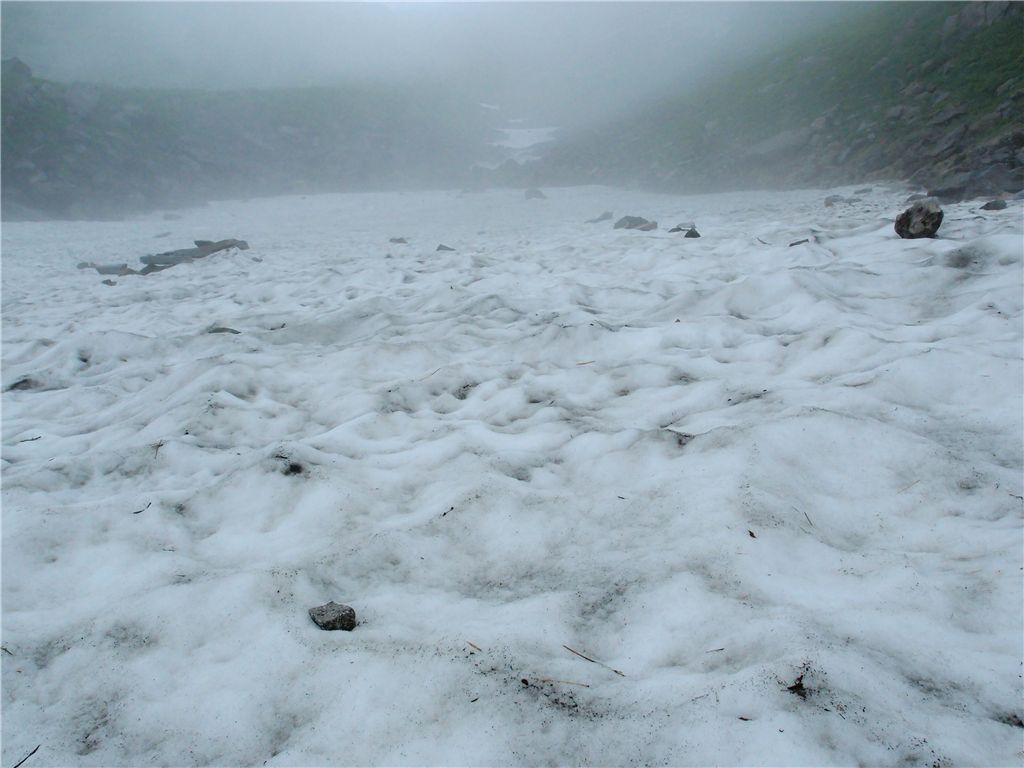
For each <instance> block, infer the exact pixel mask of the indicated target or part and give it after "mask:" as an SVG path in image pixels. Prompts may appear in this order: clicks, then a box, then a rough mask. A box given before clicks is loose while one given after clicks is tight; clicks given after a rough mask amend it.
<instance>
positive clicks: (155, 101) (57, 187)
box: [2, 60, 490, 219]
mask: <svg viewBox="0 0 1024 768" xmlns="http://www.w3.org/2000/svg"><path fill="white" fill-rule="evenodd" d="M2 102H3V103H2V109H3V167H2V174H3V217H4V218H5V219H10V218H45V217H67V218H103V217H106V216H118V215H121V214H123V213H127V212H131V211H136V210H147V209H153V208H159V207H168V206H175V205H184V204H195V203H199V202H202V201H204V200H207V199H211V198H216V197H250V196H258V195H267V194H285V193H294V192H314V191H325V190H345V189H372V188H376V187H384V186H387V187H402V186H421V185H431V184H440V183H446V184H452V183H458V182H459V180H460V179H462V178H463V177H465V176H466V175H467V174H468V173H469V170H470V168H471V166H472V165H473V162H474V161H475V160H476V159H477V156H478V154H480V155H482V153H483V152H484V151H485V150H486V147H485V142H486V140H487V139H489V138H490V135H489V134H488V132H487V131H488V129H487V127H486V125H485V124H484V122H483V121H482V120H481V119H480V115H479V111H478V110H474V106H475V105H472V104H471V103H469V102H468V101H465V100H460V99H458V98H456V97H455V96H454V95H452V94H445V93H444V92H442V91H433V92H427V91H425V90H423V89H413V88H397V87H392V88H387V89H385V88H379V89H374V88H369V87H366V88H356V87H349V88H340V87H339V88H319V89H289V90H276V91H250V92H227V93H212V92H201V91H144V90H133V91H130V90H122V89H115V88H102V87H96V86H91V85H83V84H73V85H64V84H59V83H53V82H47V81H44V80H40V79H37V78H35V77H33V76H32V73H31V71H30V70H29V68H28V67H27V66H25V65H24V64H23V63H22V62H20V61H18V60H8V61H5V62H4V63H3V89H2Z"/></svg>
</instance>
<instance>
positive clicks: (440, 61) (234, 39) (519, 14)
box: [3, 2, 847, 124]
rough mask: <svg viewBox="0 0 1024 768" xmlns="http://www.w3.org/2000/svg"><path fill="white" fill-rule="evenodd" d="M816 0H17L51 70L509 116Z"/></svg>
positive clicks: (786, 16) (152, 83)
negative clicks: (429, 88)
mask: <svg viewBox="0 0 1024 768" xmlns="http://www.w3.org/2000/svg"><path fill="white" fill-rule="evenodd" d="M845 7H847V6H846V5H845V4H813V3H790V4H777V3H536V4H535V3H530V4H527V3H447V4H428V3H379V4H350V3H344V4H335V3H101V2H96V3H4V4H3V51H4V57H5V58H7V57H11V56H16V57H19V58H20V59H22V60H23V61H25V62H26V63H27V64H28V65H29V66H30V67H32V69H33V71H34V72H35V74H36V75H37V76H40V77H43V78H48V79H52V80H57V81H62V82H70V81H85V82H95V83H103V84H113V85H123V86H149V87H161V88H166V87H170V88H175V87H186V88H208V89H236V88H268V87H280V86H306V85H328V84H334V83H339V82H353V81H355V82H365V81H369V82H380V81H384V82H410V81H411V82H430V83H433V84H438V83H443V84H444V85H445V86H447V87H450V88H452V89H456V90H465V91H466V92H467V94H468V95H471V96H472V97H473V98H477V99H479V100H482V101H486V102H487V103H494V104H498V105H501V106H502V107H503V108H504V111H505V114H506V116H508V117H525V118H526V119H529V120H533V121H536V122H549V123H550V122H555V123H560V124H568V123H572V122H576V123H579V122H586V121H590V120H595V119H600V118H601V117H604V116H608V115H611V114H614V113H616V112H617V111H621V110H622V109H624V108H628V107H630V106H632V105H634V104H636V103H637V102H639V101H643V100H645V99H649V98H652V97H655V96H657V95H658V94H659V93H660V92H662V91H664V90H666V89H667V88H669V87H670V86H671V87H673V88H679V87H681V86H685V85H687V84H690V83H693V82H694V81H695V80H697V79H699V78H701V77H702V76H704V75H706V74H708V73H709V72H712V71H716V70H718V69H720V68H722V67H725V66H729V65H730V64H731V63H734V62H740V61H742V60H744V59H746V58H748V57H750V56H751V55H754V54H756V53H759V52H761V51H764V50H768V49H771V48H772V47H773V46H776V45H780V44H782V43H784V42H785V41H787V40H788V39H790V38H791V37H792V36H793V35H795V34H800V33H802V32H804V31H806V30H807V29H808V28H809V27H811V26H813V25H815V24H819V23H822V22H824V21H827V20H828V19H831V18H835V16H836V15H837V14H839V13H842V12H843V9H844V8H845Z"/></svg>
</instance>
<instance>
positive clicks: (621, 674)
mask: <svg viewBox="0 0 1024 768" xmlns="http://www.w3.org/2000/svg"><path fill="white" fill-rule="evenodd" d="M562 647H563V648H565V650H567V651H568V652H569V653H575V654H576V655H577V656H579V657H580V658H581V659H586V660H587V661H589V662H590V663H591V664H597V665H598V666H599V667H604V668H605V669H611V670H612V672H614V673H615V674H616V675H619V676H620V677H625V676H626V673H625V672H620V671H619V670H617V669H612V668H611V667H609V666H608V665H607V664H604V663H602V662H600V661H598V660H597V659H592V658H590V657H589V656H584V655H583V654H582V653H580V652H579V651H574V650H573V649H572V648H570V647H569V646H568V645H563V646H562Z"/></svg>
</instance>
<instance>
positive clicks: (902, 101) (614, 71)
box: [2, 2, 1024, 218]
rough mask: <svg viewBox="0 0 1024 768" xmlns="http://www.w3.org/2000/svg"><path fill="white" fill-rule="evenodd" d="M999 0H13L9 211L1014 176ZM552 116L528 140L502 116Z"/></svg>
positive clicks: (512, 119)
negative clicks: (505, 141)
mask: <svg viewBox="0 0 1024 768" xmlns="http://www.w3.org/2000/svg"><path fill="white" fill-rule="evenodd" d="M1020 9H1021V6H1019V5H1015V4H1011V3H1007V2H997V3H966V4H965V3H885V4H861V3H836V4H804V3H798V4H775V3H752V4H744V3H735V4H731V3H730V4H683V3H679V4H661V3H657V4H647V3H638V4H616V3H610V4H583V5H578V4H574V5H566V4H557V3H556V4H485V5H476V4H467V5H460V4H453V5H444V6H433V5H427V6H424V5H416V4H411V5H405V4H397V5H396V4H382V5H347V4H344V5H335V4H309V5H305V4H275V3H266V4H230V3H229V4H219V3H211V4H179V3H168V4H110V3H82V4H77V3H70V4H69V3H37V4H32V3H4V4H3V6H2V10H3V22H4V23H3V47H4V55H5V56H10V57H11V58H8V59H5V61H4V68H3V89H2V102H3V103H2V107H3V168H2V174H3V216H4V218H45V217H52V216H57V217H70V218H103V217H110V216H120V215H123V214H125V213H129V212H131V211H139V210H147V209H154V208H160V207H172V206H178V205H187V204H195V203H200V202H202V201H204V200H209V199H212V198H218V197H250V196H259V195H272V194H281V193H294V192H303V193H305V192H319V191H337V190H362V189H380V188H409V187H456V188H462V187H470V188H474V189H475V188H483V187H486V186H491V185H526V184H558V185H572V184H587V183H607V184H615V185H627V186H636V187H643V188H651V189H667V190H674V191H708V190H715V189H739V188H748V187H778V186H801V185H802V186H807V185H815V184H819V185H820V184H826V183H846V182H853V181H859V180H863V179H870V178H876V177H885V178H901V179H911V180H913V181H914V182H916V183H918V184H920V185H922V186H934V187H936V188H943V189H946V188H948V189H953V190H954V192H956V194H960V195H963V194H968V193H980V192H981V191H984V192H986V193H988V192H993V193H998V192H1002V191H1016V189H1018V188H1019V187H1020V186H1021V185H1020V183H1019V178H1020V168H1021V156H1020V151H1021V149H1022V148H1024V137H1022V135H1021V131H1020V130H1019V121H1017V120H1015V117H1014V116H1015V115H1017V114H1019V110H1020V106H1021V104H1020V102H1021V98H1022V94H1024V80H1022V78H1021V76H1020V74H1019V73H1020V72H1021V71H1024V51H1022V48H1024V46H1022V43H1021V41H1022V40H1024V27H1022V24H1024V16H1022V14H1021V13H1020ZM541 126H561V131H560V132H559V133H558V134H557V137H558V140H557V141H555V142H550V143H547V144H545V145H543V146H542V147H538V148H535V150H534V151H532V152H531V153H530V159H527V158H526V157H524V156H523V154H522V153H516V152H512V151H509V149H508V148H507V147H505V148H503V147H501V146H498V144H500V143H501V142H500V140H501V139H502V138H503V136H504V134H503V133H502V132H501V131H503V130H506V129H509V128H522V127H541Z"/></svg>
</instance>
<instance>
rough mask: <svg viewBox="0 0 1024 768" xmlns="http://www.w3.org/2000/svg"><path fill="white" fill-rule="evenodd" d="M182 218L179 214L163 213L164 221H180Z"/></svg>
mask: <svg viewBox="0 0 1024 768" xmlns="http://www.w3.org/2000/svg"><path fill="white" fill-rule="evenodd" d="M183 218H184V217H183V216H182V215H181V214H179V213H165V214H164V221H181V220H182V219H183Z"/></svg>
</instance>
